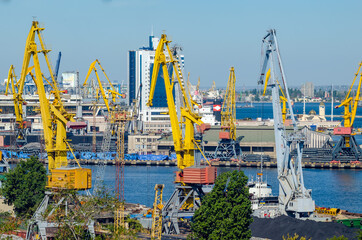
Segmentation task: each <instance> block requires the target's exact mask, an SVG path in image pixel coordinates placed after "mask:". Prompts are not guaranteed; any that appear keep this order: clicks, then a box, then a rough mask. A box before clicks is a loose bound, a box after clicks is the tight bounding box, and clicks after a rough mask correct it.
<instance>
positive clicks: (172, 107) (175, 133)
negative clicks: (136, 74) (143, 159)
mask: <svg viewBox="0 0 362 240" xmlns="http://www.w3.org/2000/svg"><path fill="white" fill-rule="evenodd" d="M170 42H171V41H169V40H167V36H166V34H162V36H161V38H160V41H159V44H158V46H157V49H156V52H155V58H154V65H153V71H152V79H151V87H150V94H149V99H148V102H147V105H148V106H149V107H152V105H153V103H152V100H153V96H154V94H155V89H156V82H157V80H158V79H160V78H163V81H164V85H165V91H166V98H167V105H168V114H169V116H170V122H171V128H172V137H173V142H174V150H175V152H176V157H177V166H178V168H179V169H180V171H179V172H177V174H176V183H177V185H176V189H175V191H174V193H173V194H172V196H171V198H170V199H169V200H168V201H167V202H166V204H165V205H163V207H162V218H163V219H164V221H163V229H164V232H165V233H166V234H172V233H177V234H178V233H179V232H180V231H179V227H178V219H179V218H183V217H186V216H191V215H192V214H193V213H194V211H195V210H196V209H197V208H198V207H200V205H201V200H200V199H201V198H202V197H203V196H204V192H203V190H202V186H203V185H204V184H212V183H213V182H214V180H215V176H216V169H215V168H214V167H210V166H206V167H203V166H200V165H199V159H197V161H195V152H196V151H195V150H197V149H198V150H199V151H200V152H201V154H203V152H202V150H201V148H200V147H199V144H198V141H197V140H196V139H195V132H194V129H195V128H194V127H195V124H197V125H201V124H203V122H202V121H201V117H200V116H199V115H198V114H197V113H195V112H194V111H193V107H192V103H191V100H190V99H189V95H188V93H187V92H186V90H185V82H184V78H183V76H182V71H181V68H180V64H179V62H178V60H177V59H178V56H177V51H171V49H170V46H169V44H170ZM173 50H174V49H173ZM160 70H162V73H163V74H159V73H160ZM170 75H171V76H172V77H171V76H170ZM159 76H160V77H159ZM176 85H178V89H179V91H180V102H181V103H180V106H176V104H175V98H174V92H175V91H177V90H175V86H176ZM178 113H179V115H180V117H178ZM203 156H204V158H205V160H206V161H207V158H206V157H205V155H204V154H203ZM195 163H196V164H195ZM195 174H196V175H198V176H205V177H201V179H195V178H193V176H195ZM206 176H210V178H208V177H206Z"/></svg>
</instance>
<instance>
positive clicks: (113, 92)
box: [83, 59, 123, 116]
mask: <svg viewBox="0 0 362 240" xmlns="http://www.w3.org/2000/svg"><path fill="white" fill-rule="evenodd" d="M97 64H98V66H99V67H100V69H101V70H102V72H103V74H104V76H105V77H106V79H107V81H108V84H109V86H110V89H108V90H107V92H106V91H105V90H104V87H103V85H102V82H101V80H100V78H99V75H98V70H97V67H96V65H97ZM92 71H94V73H95V75H96V77H97V82H98V86H99V90H100V91H101V94H102V97H103V101H104V104H105V105H106V107H107V110H108V113H109V114H110V116H111V112H112V111H114V110H115V103H116V99H117V97H118V96H123V94H121V93H119V92H117V91H116V89H115V88H114V86H113V84H112V83H111V80H109V78H108V76H107V74H106V72H105V71H104V69H103V67H102V65H101V63H100V62H99V60H98V59H96V60H95V61H94V62H92V63H91V65H90V66H89V69H88V73H87V76H86V78H85V81H84V83H83V87H85V86H87V82H88V78H89V76H90V74H91V73H92ZM109 94H110V95H111V96H112V98H111V100H112V102H111V104H110V103H109ZM110 105H111V106H110Z"/></svg>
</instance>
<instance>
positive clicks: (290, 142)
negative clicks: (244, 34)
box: [258, 29, 315, 218]
mask: <svg viewBox="0 0 362 240" xmlns="http://www.w3.org/2000/svg"><path fill="white" fill-rule="evenodd" d="M262 41H263V46H262V47H263V48H264V54H263V55H262V60H263V65H262V69H261V75H260V80H259V82H258V83H259V84H265V85H266V86H267V87H270V88H271V90H272V98H273V100H272V104H273V117H274V131H275V147H276V153H277V167H278V180H279V207H280V211H281V212H282V214H285V215H289V216H292V217H296V218H305V217H309V216H310V215H311V214H312V213H313V212H314V210H315V203H314V201H313V199H312V196H311V190H309V189H306V188H305V187H304V180H303V171H302V152H303V145H304V141H305V137H304V136H303V135H302V134H301V133H299V132H298V127H297V122H296V120H295V116H294V113H293V108H292V104H291V101H290V97H289V92H288V86H287V82H286V78H285V74H284V69H283V64H282V60H281V57H280V52H279V47H278V41H277V37H276V32H275V29H271V30H269V31H268V33H267V35H266V36H265V37H264V38H263V40H262ZM267 69H268V71H267V72H266V70H267ZM269 78H270V80H269ZM280 88H281V89H282V88H283V89H284V93H285V97H286V99H287V102H288V108H289V111H290V117H291V120H292V126H293V130H294V131H293V132H292V133H290V134H287V133H286V129H285V125H284V124H283V117H282V109H281V103H280V94H279V89H280ZM292 148H293V149H294V148H296V149H297V156H296V157H294V158H293V157H292V156H291V150H292Z"/></svg>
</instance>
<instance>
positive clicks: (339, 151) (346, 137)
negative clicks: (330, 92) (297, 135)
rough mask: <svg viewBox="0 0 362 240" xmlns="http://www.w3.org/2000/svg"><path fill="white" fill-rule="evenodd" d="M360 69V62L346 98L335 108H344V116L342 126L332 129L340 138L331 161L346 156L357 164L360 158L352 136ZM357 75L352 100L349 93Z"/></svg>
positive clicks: (361, 73) (361, 65)
mask: <svg viewBox="0 0 362 240" xmlns="http://www.w3.org/2000/svg"><path fill="white" fill-rule="evenodd" d="M361 67H362V62H360V64H359V66H358V70H357V72H356V73H355V76H354V78H353V81H352V84H351V87H350V88H349V90H348V93H347V95H346V97H345V98H344V100H343V101H342V102H341V104H340V105H339V106H337V107H336V108H340V107H344V114H343V119H344V122H343V125H344V126H343V127H336V128H334V135H339V136H341V138H340V140H339V141H338V143H337V144H336V145H335V147H334V149H333V152H332V158H333V160H340V156H346V155H347V156H353V157H354V159H355V161H357V162H358V161H359V158H360V157H361V156H362V149H361V148H360V147H359V145H358V144H357V142H356V139H355V138H354V134H353V123H354V120H355V118H356V113H357V107H358V102H359V101H360V94H361V84H362V71H361ZM358 75H360V78H359V83H358V87H357V91H356V95H355V97H354V98H353V97H352V96H351V92H352V89H353V86H354V84H355V82H356V79H357V77H358ZM352 162H353V161H352Z"/></svg>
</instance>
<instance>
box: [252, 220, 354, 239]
mask: <svg viewBox="0 0 362 240" xmlns="http://www.w3.org/2000/svg"><path fill="white" fill-rule="evenodd" d="M250 228H251V232H252V236H253V237H260V238H269V239H273V240H274V239H277V240H280V239H283V236H284V237H287V236H288V233H289V236H294V233H296V234H298V235H299V236H303V237H306V238H307V239H310V238H312V240H324V239H328V238H332V237H333V236H337V237H339V236H342V235H343V236H345V237H347V238H348V239H349V240H351V239H356V235H357V231H358V229H354V228H349V227H346V226H344V225H343V224H340V223H332V222H330V223H326V222H315V221H312V220H298V219H295V218H292V217H287V216H280V217H277V218H274V219H271V218H254V222H253V223H252V224H251V226H250Z"/></svg>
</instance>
